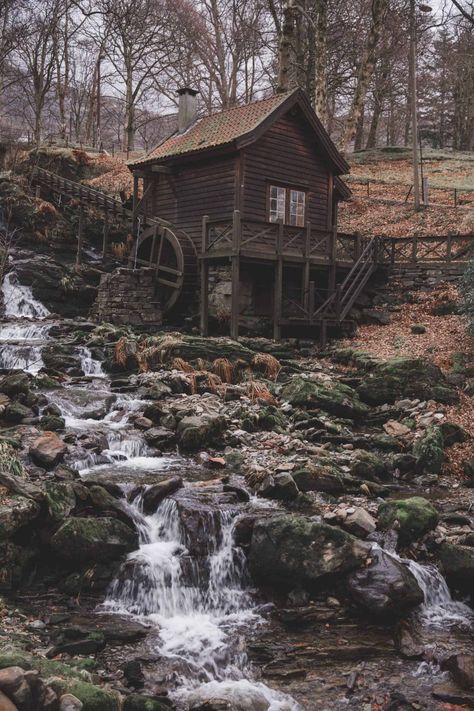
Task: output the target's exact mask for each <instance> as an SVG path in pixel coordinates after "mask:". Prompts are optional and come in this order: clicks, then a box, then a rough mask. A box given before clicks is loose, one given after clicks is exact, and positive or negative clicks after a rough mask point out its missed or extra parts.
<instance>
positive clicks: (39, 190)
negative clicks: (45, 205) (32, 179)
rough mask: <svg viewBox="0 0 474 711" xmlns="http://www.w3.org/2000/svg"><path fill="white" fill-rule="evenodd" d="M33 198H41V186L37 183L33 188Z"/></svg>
mask: <svg viewBox="0 0 474 711" xmlns="http://www.w3.org/2000/svg"><path fill="white" fill-rule="evenodd" d="M35 197H37V198H40V197H41V185H40V184H39V183H38V184H37V185H36V188H35Z"/></svg>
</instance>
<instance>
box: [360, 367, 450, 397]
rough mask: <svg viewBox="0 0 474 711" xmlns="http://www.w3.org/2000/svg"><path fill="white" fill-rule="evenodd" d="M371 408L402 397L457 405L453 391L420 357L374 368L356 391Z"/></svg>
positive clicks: (442, 377)
mask: <svg viewBox="0 0 474 711" xmlns="http://www.w3.org/2000/svg"><path fill="white" fill-rule="evenodd" d="M357 392H358V394H359V395H360V397H361V399H362V400H363V401H364V402H367V403H369V404H371V405H383V404H384V403H393V402H395V401H396V400H400V399H403V398H419V399H420V400H430V399H434V400H437V401H438V402H444V403H453V402H457V400H458V396H457V393H456V391H455V390H453V389H452V388H450V387H449V386H448V384H447V383H446V381H445V379H444V376H443V373H442V372H441V370H440V368H438V366H437V365H435V364H434V363H432V362H431V361H429V360H426V359H424V358H408V357H400V358H392V359H391V360H388V361H386V362H385V363H381V364H380V365H377V366H376V368H374V370H373V372H372V373H371V374H370V375H367V376H366V378H365V379H364V381H363V382H362V383H361V385H360V386H359V387H358V389H357Z"/></svg>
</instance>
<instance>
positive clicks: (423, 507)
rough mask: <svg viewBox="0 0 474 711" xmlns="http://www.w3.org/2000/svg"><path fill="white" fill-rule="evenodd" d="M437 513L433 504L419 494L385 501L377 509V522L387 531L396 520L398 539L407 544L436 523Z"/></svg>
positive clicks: (432, 527)
mask: <svg viewBox="0 0 474 711" xmlns="http://www.w3.org/2000/svg"><path fill="white" fill-rule="evenodd" d="M438 520H439V515H438V512H437V510H436V509H435V508H434V506H433V505H432V504H431V503H430V502H429V501H428V500H427V499H424V498H423V497H421V496H413V497H412V498H410V499H399V500H392V501H386V502H384V503H383V504H380V506H379V509H378V524H379V528H380V530H382V531H387V530H389V529H390V528H393V527H394V526H395V522H398V533H399V541H400V543H401V544H402V545H409V544H410V543H413V541H416V540H418V538H421V537H422V536H424V535H425V533H428V531H432V530H433V529H434V528H436V526H437V525H438Z"/></svg>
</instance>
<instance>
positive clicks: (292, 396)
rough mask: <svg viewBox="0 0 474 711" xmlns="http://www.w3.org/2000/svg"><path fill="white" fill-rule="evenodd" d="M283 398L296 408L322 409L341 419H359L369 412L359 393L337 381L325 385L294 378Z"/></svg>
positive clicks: (285, 389)
mask: <svg viewBox="0 0 474 711" xmlns="http://www.w3.org/2000/svg"><path fill="white" fill-rule="evenodd" d="M281 397H282V398H283V399H284V400H288V402H289V403H290V404H291V405H294V406H296V407H303V408H305V409H321V410H324V411H325V412H329V413H330V414H333V415H339V416H340V417H350V418H352V419H358V418H361V417H364V415H366V414H367V412H368V407H367V405H365V404H364V403H363V402H361V400H360V399H359V396H358V394H357V392H356V391H355V390H354V389H353V388H351V387H349V386H348V385H344V384H343V383H340V382H337V381H330V382H324V383H323V382H321V381H314V380H306V379H304V378H301V377H299V376H298V377H294V378H292V380H291V381H290V382H289V383H288V384H287V385H285V387H284V388H283V390H282V391H281Z"/></svg>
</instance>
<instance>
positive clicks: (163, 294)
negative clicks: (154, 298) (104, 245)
mask: <svg viewBox="0 0 474 711" xmlns="http://www.w3.org/2000/svg"><path fill="white" fill-rule="evenodd" d="M130 266H131V267H134V268H147V269H152V270H154V273H155V281H156V285H157V295H158V296H159V298H160V301H161V308H162V310H163V312H164V313H165V312H167V311H169V310H170V309H171V308H172V307H173V306H175V304H176V302H177V301H178V299H179V298H180V296H184V295H186V294H187V293H188V292H189V289H188V288H187V287H190V286H191V285H192V283H194V282H195V280H196V275H197V256H196V250H195V247H194V245H193V243H192V241H191V239H190V237H189V236H188V235H187V234H186V233H184V232H182V231H181V230H177V229H175V228H174V227H171V226H169V225H166V224H160V223H158V222H154V223H153V224H152V225H150V226H149V227H147V228H146V229H144V230H143V232H142V233H141V234H140V236H139V237H138V239H137V241H136V243H135V246H134V249H133V250H132V254H131V257H130Z"/></svg>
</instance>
